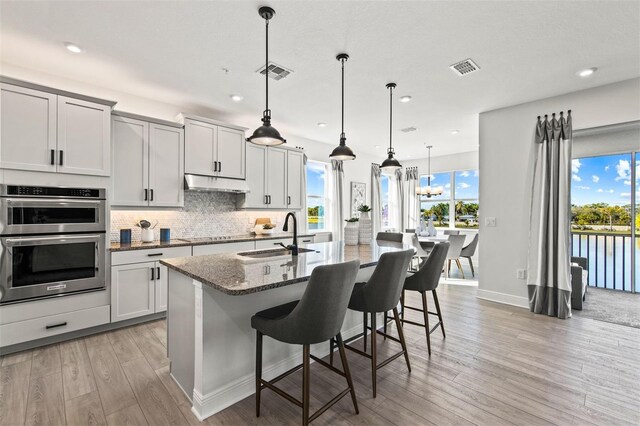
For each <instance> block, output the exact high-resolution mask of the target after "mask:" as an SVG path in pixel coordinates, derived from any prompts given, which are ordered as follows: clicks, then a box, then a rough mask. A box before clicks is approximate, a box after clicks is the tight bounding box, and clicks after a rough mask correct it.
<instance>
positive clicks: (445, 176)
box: [420, 170, 478, 201]
mask: <svg viewBox="0 0 640 426" xmlns="http://www.w3.org/2000/svg"><path fill="white" fill-rule="evenodd" d="M454 184H455V191H454V196H455V198H456V199H475V200H477V199H478V171H477V170H462V171H459V172H455V176H454ZM420 186H421V187H423V188H424V187H426V186H427V175H421V176H420ZM438 187H441V188H442V195H438V196H435V197H431V200H430V201H438V200H444V201H447V200H449V198H451V173H448V172H447V173H435V174H432V175H431V188H432V189H434V188H438Z"/></svg>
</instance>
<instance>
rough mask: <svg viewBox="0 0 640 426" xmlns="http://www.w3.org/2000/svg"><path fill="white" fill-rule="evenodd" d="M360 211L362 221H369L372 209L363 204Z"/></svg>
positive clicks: (359, 208)
mask: <svg viewBox="0 0 640 426" xmlns="http://www.w3.org/2000/svg"><path fill="white" fill-rule="evenodd" d="M358 211H359V212H360V219H369V212H370V211H371V207H369V206H368V205H366V204H363V205H361V206H360V207H358Z"/></svg>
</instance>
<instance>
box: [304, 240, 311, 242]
mask: <svg viewBox="0 0 640 426" xmlns="http://www.w3.org/2000/svg"><path fill="white" fill-rule="evenodd" d="M302 242H303V243H310V242H311V240H302Z"/></svg>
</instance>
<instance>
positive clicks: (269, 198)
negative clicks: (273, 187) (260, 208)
mask: <svg viewBox="0 0 640 426" xmlns="http://www.w3.org/2000/svg"><path fill="white" fill-rule="evenodd" d="M267 200H268V202H267V204H271V195H267Z"/></svg>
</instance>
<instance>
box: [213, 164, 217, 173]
mask: <svg viewBox="0 0 640 426" xmlns="http://www.w3.org/2000/svg"><path fill="white" fill-rule="evenodd" d="M213 171H214V172H217V171H218V162H217V161H214V162H213Z"/></svg>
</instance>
